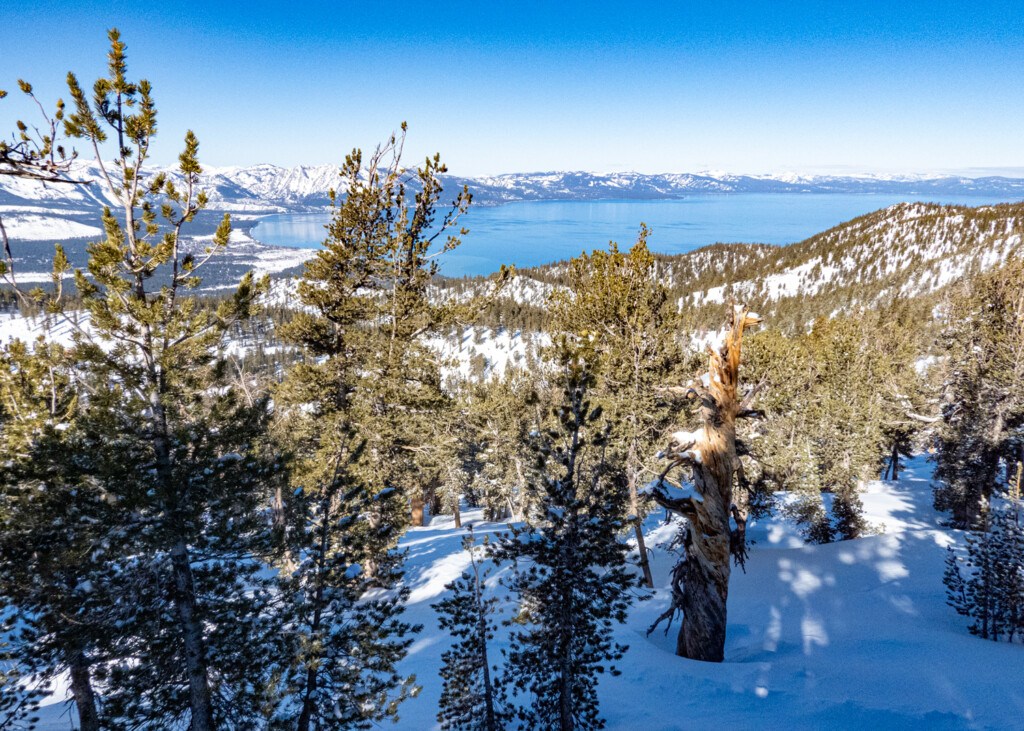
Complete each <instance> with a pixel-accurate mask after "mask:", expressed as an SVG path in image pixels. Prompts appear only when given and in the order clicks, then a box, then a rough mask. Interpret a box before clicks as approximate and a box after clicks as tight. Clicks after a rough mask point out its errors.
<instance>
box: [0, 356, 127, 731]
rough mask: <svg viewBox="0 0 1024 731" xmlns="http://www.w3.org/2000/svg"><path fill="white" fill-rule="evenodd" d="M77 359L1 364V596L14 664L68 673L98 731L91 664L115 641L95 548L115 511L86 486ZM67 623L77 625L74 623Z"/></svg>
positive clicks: (7, 359)
mask: <svg viewBox="0 0 1024 731" xmlns="http://www.w3.org/2000/svg"><path fill="white" fill-rule="evenodd" d="M73 365H74V358H73V356H72V354H71V353H69V352H68V351H66V350H65V349H64V348H63V347H61V346H60V345H57V344H53V343H46V342H45V341H43V340H40V341H39V342H37V343H36V346H35V348H34V349H33V350H29V348H28V347H27V346H26V345H25V344H24V343H21V342H20V341H17V340H16V341H14V342H12V343H11V344H10V345H9V346H8V347H7V348H6V349H5V352H4V353H3V355H2V357H0V396H2V403H3V405H4V407H3V419H2V431H0V455H2V456H3V468H2V469H0V475H2V480H0V596H2V597H4V599H5V600H6V602H7V603H8V604H9V605H10V611H11V613H12V616H14V617H17V619H18V622H17V626H18V630H17V632H16V633H12V635H11V636H12V639H13V640H14V643H13V645H12V647H11V648H10V650H9V655H10V656H11V657H12V661H13V662H14V664H15V666H16V667H18V666H20V667H22V668H31V671H32V673H33V675H34V676H35V677H36V678H37V679H50V680H52V679H54V678H56V677H57V676H58V675H59V674H60V673H61V672H67V673H68V676H69V678H70V680H71V691H72V697H73V699H74V703H75V705H76V710H77V715H78V718H79V722H80V724H81V728H82V729H83V731H96V730H97V729H99V720H98V715H97V714H98V711H97V703H96V693H95V690H94V688H93V684H94V681H93V675H94V667H93V666H94V664H95V663H96V661H97V659H98V658H101V657H102V656H103V653H102V650H101V647H102V645H103V644H104V636H105V635H106V634H107V633H109V632H110V631H111V629H112V628H111V626H110V622H109V619H108V617H107V616H106V614H105V611H104V609H105V601H107V600H109V597H106V596H103V593H102V591H101V589H100V586H98V584H99V577H100V576H102V573H103V568H104V567H103V563H102V561H101V560H100V559H99V557H98V555H97V554H98V553H99V552H98V551H97V550H96V547H97V545H98V544H100V543H102V542H103V541H104V540H106V539H107V538H108V535H107V532H106V527H105V526H106V525H108V524H109V522H110V518H111V509H110V507H109V505H108V504H107V502H106V501H105V500H104V497H105V496H104V495H103V493H102V490H98V489H97V488H96V486H95V485H94V484H92V483H91V481H89V480H88V479H83V477H84V476H85V474H87V473H88V468H89V467H90V466H91V465H92V464H93V463H92V461H91V459H90V454H89V452H88V451H87V449H86V447H87V444H86V443H85V440H83V439H82V436H81V430H80V428H79V426H78V424H77V423H76V422H77V418H76V417H77V412H78V410H79V399H78V398H77V395H76V392H75V391H76V389H75V383H74V368H73ZM68 617H75V621H73V622H69V621H68V619H67V618H68Z"/></svg>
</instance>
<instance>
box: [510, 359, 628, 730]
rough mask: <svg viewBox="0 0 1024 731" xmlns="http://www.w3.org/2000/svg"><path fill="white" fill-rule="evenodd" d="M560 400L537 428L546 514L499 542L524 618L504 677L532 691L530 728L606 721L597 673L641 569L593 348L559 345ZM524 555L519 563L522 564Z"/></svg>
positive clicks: (611, 658)
mask: <svg viewBox="0 0 1024 731" xmlns="http://www.w3.org/2000/svg"><path fill="white" fill-rule="evenodd" d="M559 350H560V353H559V362H560V376H559V385H560V386H561V387H562V389H563V399H562V402H561V403H560V404H559V405H558V406H557V407H556V408H555V409H554V414H555V416H556V418H557V427H555V428H552V429H549V430H547V431H546V432H545V433H544V434H543V435H541V436H539V437H538V443H537V450H538V452H537V454H538V465H537V469H538V473H539V474H540V475H542V479H541V481H540V483H539V484H534V485H532V486H531V488H532V489H534V490H536V492H537V493H538V494H537V498H536V501H537V505H538V508H539V512H540V520H539V522H538V524H537V525H536V526H530V525H527V526H525V527H520V528H513V529H512V533H511V535H510V536H509V537H507V538H506V540H504V541H503V542H502V543H501V544H500V545H499V546H498V547H497V550H496V554H495V555H496V556H497V557H498V558H499V559H506V560H512V561H514V562H516V565H517V571H515V572H514V573H513V575H512V576H513V578H512V579H511V580H510V582H509V588H510V589H511V590H512V591H513V592H515V593H516V594H517V595H518V596H519V597H520V600H521V602H522V605H523V608H524V622H525V625H526V626H525V628H524V629H522V630H518V631H514V632H513V633H512V636H511V646H510V648H509V650H508V653H507V658H506V669H505V674H504V676H503V681H504V682H505V683H506V684H507V685H509V686H511V687H512V688H513V689H514V693H515V694H522V693H527V692H528V693H531V694H532V695H533V700H532V701H531V702H530V703H529V705H528V706H526V707H523V708H521V709H520V711H519V719H520V721H521V722H522V723H523V724H524V727H525V728H554V729H561V730H562V731H570V730H572V729H580V730H581V731H582V730H585V729H598V728H603V727H604V721H603V720H602V719H601V716H600V711H599V699H598V694H597V681H598V676H599V675H600V674H602V673H604V672H610V673H612V674H618V672H619V671H618V670H617V669H616V668H615V667H614V665H612V664H611V663H614V662H615V661H617V660H619V659H621V658H622V656H623V653H624V652H625V651H626V649H627V648H626V647H625V646H624V645H620V644H618V643H616V642H614V641H613V639H612V628H613V626H614V624H615V623H616V622H623V621H625V619H626V615H627V611H628V609H629V606H630V604H631V603H632V599H633V593H632V590H633V589H635V588H637V587H638V586H639V583H640V582H639V580H638V578H637V577H636V576H635V575H634V574H633V573H632V571H631V570H630V569H629V568H628V563H627V561H626V553H627V547H626V545H625V544H623V543H621V542H620V541H619V540H618V534H619V533H620V531H621V530H622V528H623V523H622V519H621V516H622V515H623V512H622V511H623V509H624V507H625V500H626V490H625V489H624V488H625V476H624V475H623V474H622V470H621V469H619V468H617V467H616V466H614V465H612V464H610V463H609V462H608V461H607V459H606V449H607V443H608V433H607V430H606V429H605V428H603V426H602V424H601V413H600V408H592V407H591V402H590V400H589V390H590V389H591V388H592V387H593V385H594V375H593V371H592V368H593V360H594V353H593V351H592V350H591V349H589V348H588V347H586V346H571V345H569V344H567V343H566V342H563V343H562V344H561V345H560V347H559ZM520 564H521V565H520Z"/></svg>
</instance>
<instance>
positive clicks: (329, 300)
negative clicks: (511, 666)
mask: <svg viewBox="0 0 1024 731" xmlns="http://www.w3.org/2000/svg"><path fill="white" fill-rule="evenodd" d="M404 134H405V126H404V125H403V127H402V134H401V135H393V136H392V137H391V138H390V139H389V140H388V142H387V143H386V144H385V145H383V146H382V147H380V148H378V149H377V150H376V151H375V152H374V154H372V155H370V156H369V157H368V158H367V159H366V161H365V163H364V158H363V155H362V153H361V151H359V150H356V151H353V152H352V154H350V155H349V156H348V157H347V158H346V161H345V164H344V166H343V168H342V171H341V177H342V183H343V186H344V193H345V195H344V197H343V198H339V197H334V198H333V204H334V210H333V213H332V219H331V223H330V224H329V226H328V228H327V239H326V241H325V243H324V248H323V249H322V250H321V251H319V252H318V253H317V256H316V257H315V258H314V259H312V260H311V261H310V262H309V263H308V264H307V265H306V271H305V274H304V276H303V279H302V281H301V282H300V284H299V296H300V299H301V300H302V303H303V304H304V305H305V309H304V311H301V312H299V313H297V314H296V316H295V317H294V318H293V320H292V321H291V322H290V323H289V324H288V325H287V326H286V327H285V328H284V329H283V334H284V336H285V337H286V338H287V339H289V340H290V341H292V342H295V343H297V344H299V345H301V346H302V347H303V348H304V350H305V352H306V354H307V355H308V356H309V357H308V359H307V361H306V362H305V363H303V364H301V365H299V366H297V367H296V368H295V369H293V371H292V373H291V374H290V375H289V377H288V379H287V380H286V381H285V383H284V384H283V386H282V388H281V389H280V390H279V392H278V395H279V398H280V401H281V408H280V409H279V411H280V415H279V417H280V422H281V425H280V427H279V428H281V429H282V431H287V432H288V433H289V434H290V437H289V442H290V444H291V445H292V449H293V451H294V453H295V456H296V466H295V479H294V482H295V483H296V487H298V488H301V489H300V490H298V491H297V492H296V493H295V494H293V497H292V498H291V499H290V500H289V501H288V503H289V504H288V505H287V506H286V512H289V513H290V515H291V517H290V520H291V522H292V523H293V526H294V533H293V536H292V538H291V539H290V541H289V547H290V551H291V555H292V557H293V562H294V563H295V564H297V568H296V569H294V570H293V571H291V572H290V576H288V577H287V578H286V579H285V580H284V584H283V591H284V593H285V594H286V595H287V596H288V597H289V599H288V602H289V603H290V604H291V609H290V610H289V611H291V612H293V613H294V616H295V619H294V623H295V625H296V626H297V627H298V628H299V629H298V631H297V632H296V636H297V637H298V638H299V644H298V646H297V647H296V648H294V649H293V653H294V657H295V668H296V670H295V671H294V672H293V673H292V674H291V676H290V677H289V680H288V684H289V687H291V688H293V691H292V692H293V693H294V694H297V697H299V698H301V699H302V707H301V710H300V712H299V714H298V719H297V728H298V729H299V731H305V730H306V729H309V728H313V727H318V726H319V725H320V724H322V723H325V722H326V721H325V720H324V719H332V721H331V723H337V724H339V725H341V727H346V726H352V727H358V728H362V727H365V726H367V725H370V724H372V723H374V722H376V721H378V720H381V719H384V718H388V717H393V716H395V715H396V713H397V709H398V705H399V703H400V702H401V701H402V700H404V699H405V698H406V697H408V695H409V694H411V693H415V692H416V691H417V690H418V689H417V688H416V687H415V685H414V680H415V679H414V678H412V677H408V678H403V677H401V676H400V675H399V674H398V673H397V672H396V670H395V665H396V663H397V662H398V661H399V660H400V659H401V658H402V657H403V656H404V654H405V650H406V648H407V647H408V645H409V644H410V642H411V639H409V638H408V637H407V635H408V634H410V633H411V632H413V631H416V630H417V629H418V628H414V627H411V626H410V625H408V624H406V623H403V622H401V621H399V619H398V616H399V614H400V612H401V609H402V608H401V600H402V598H403V597H404V593H403V592H402V591H397V592H396V594H395V596H394V597H393V598H392V599H388V600H373V601H366V600H362V601H361V600H360V597H361V596H362V595H363V594H364V593H365V592H366V591H367V590H369V589H371V588H378V589H395V588H396V587H397V584H398V582H399V580H400V579H401V555H400V554H398V553H396V552H395V551H394V550H393V549H394V546H395V544H396V543H397V541H398V537H399V535H400V534H401V531H402V529H403V528H404V527H405V526H406V525H407V524H408V521H409V517H410V516H409V504H410V501H412V502H413V504H414V505H415V504H416V503H415V501H421V500H422V499H423V497H424V496H425V493H427V492H428V489H427V488H428V486H429V485H430V484H431V483H432V482H433V483H436V480H437V471H438V469H439V462H440V461H441V456H442V455H441V452H442V450H441V449H440V448H438V447H435V446H434V437H435V436H436V429H437V424H438V423H439V422H440V421H443V419H442V417H443V415H444V414H445V413H446V412H447V411H448V410H449V409H450V408H451V400H450V398H449V396H448V395H447V394H445V393H444V391H443V390H442V388H441V376H440V369H439V366H438V363H437V359H436V358H435V357H433V355H432V354H431V353H430V352H429V351H428V350H427V348H426V345H425V344H423V342H422V339H421V336H423V335H426V334H429V333H431V332H435V331H440V330H441V329H443V328H447V327H449V326H450V325H451V322H452V319H453V318H454V317H456V316H457V314H458V313H462V312H465V307H464V306H455V305H452V306H444V305H436V304H434V303H433V302H432V301H431V300H430V298H429V297H428V285H429V283H430V281H431V278H432V277H433V276H434V275H435V274H436V273H437V263H436V261H435V259H434V257H435V256H436V255H437V254H438V253H442V252H445V251H449V250H451V249H452V248H454V247H455V246H457V245H458V237H457V236H454V235H452V231H454V230H458V229H456V228H455V226H456V222H457V220H458V217H459V216H460V215H461V214H462V213H463V212H464V211H465V210H466V207H467V206H468V205H469V200H470V199H469V194H468V191H466V190H465V189H463V190H462V191H461V192H460V194H459V195H458V196H457V197H456V199H455V201H454V202H453V204H452V206H451V207H450V208H449V209H448V210H447V211H446V212H444V213H443V214H442V215H441V216H440V220H438V218H437V207H438V201H439V199H440V196H441V194H442V188H441V184H440V180H439V177H438V176H439V175H440V174H441V173H443V172H444V166H443V165H442V164H441V162H440V159H439V157H437V156H435V157H434V158H431V159H428V160H427V161H426V163H425V164H424V167H422V168H421V169H419V170H418V171H417V172H416V176H415V177H416V181H417V184H418V186H419V188H420V190H419V192H417V193H416V194H415V196H414V198H413V200H410V196H409V194H408V193H407V189H406V181H407V176H408V171H407V170H405V168H403V167H402V163H401V153H402V146H403V144H404ZM410 204H411V205H410ZM356 641H358V645H357V646H358V647H359V648H360V652H359V653H358V654H357V655H356V656H355V657H353V656H352V653H351V649H350V648H351V647H352V645H353V642H356ZM279 713H281V714H284V715H287V713H288V709H287V707H285V708H283V709H281V710H280V712H279ZM339 714H340V715H339Z"/></svg>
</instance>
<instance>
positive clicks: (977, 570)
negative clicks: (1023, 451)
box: [943, 463, 1024, 642]
mask: <svg viewBox="0 0 1024 731" xmlns="http://www.w3.org/2000/svg"><path fill="white" fill-rule="evenodd" d="M1022 471H1024V465H1022V464H1021V463H1018V466H1017V473H1016V476H1015V479H1014V481H1013V482H1011V485H1010V490H1009V494H1008V495H1007V496H1006V498H1005V500H1003V501H1002V502H1001V504H999V505H997V506H995V507H994V508H993V510H992V511H991V512H990V514H989V522H988V526H987V527H986V528H985V530H982V531H980V532H978V533H976V534H973V535H971V534H968V536H967V540H966V542H967V555H966V556H965V557H964V558H961V557H959V556H958V555H957V553H956V552H955V551H954V550H953V547H952V546H950V547H949V549H947V555H946V570H945V574H944V576H943V583H945V585H946V597H947V603H948V604H949V605H950V606H952V607H953V608H954V609H955V610H956V611H957V613H958V614H960V615H962V616H964V617H968V618H969V619H970V620H971V624H970V625H969V627H968V630H969V631H970V632H971V634H976V635H978V636H980V637H982V638H984V639H987V640H994V641H997V642H998V641H999V640H1000V639H1006V641H1007V642H1013V641H1014V639H1015V638H1018V637H1019V638H1020V639H1021V640H1024V502H1022V501H1021V496H1020V495H1021V493H1020V484H1021V473H1022ZM961 567H964V568H963V570H962V569H961Z"/></svg>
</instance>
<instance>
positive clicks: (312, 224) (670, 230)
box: [251, 193, 1003, 277]
mask: <svg viewBox="0 0 1024 731" xmlns="http://www.w3.org/2000/svg"><path fill="white" fill-rule="evenodd" d="M927 200H934V199H933V198H931V199H929V198H927V197H921V196H907V195H904V196H889V195H855V194H780V193H764V194H761V193H738V194H732V195H721V194H720V195H694V196H690V197H687V198H682V199H673V200H629V201H608V200H604V201H530V202H517V203H507V204H504V205H500V206H473V207H471V208H470V210H469V213H467V214H466V215H465V216H464V217H463V218H462V225H464V226H465V227H466V228H468V229H469V234H468V235H466V236H465V237H464V238H463V242H462V245H461V246H460V247H459V248H458V249H456V250H455V251H452V252H449V253H447V254H445V255H444V256H443V257H442V258H441V271H442V273H444V274H447V275H449V276H455V277H457V276H462V275H466V274H489V273H490V272H493V271H496V270H497V269H498V267H499V266H501V265H502V264H515V265H516V266H517V267H530V266H536V265H539V264H546V263H548V262H553V261H558V260H561V259H568V258H569V257H572V256H578V255H579V254H580V252H581V251H583V250H591V249H595V248H603V247H605V246H607V244H608V242H609V241H616V242H618V244H619V246H620V248H622V249H627V248H629V246H630V245H631V244H632V243H633V242H634V241H635V240H636V234H637V230H638V229H639V227H640V222H641V221H643V222H644V223H646V224H647V225H648V227H650V229H651V236H650V238H649V240H648V245H649V246H650V248H651V250H652V251H656V252H659V253H664V254H676V253H683V252H686V251H692V250H693V249H696V248H699V247H701V246H706V245H708V244H713V243H716V242H730V243H731V242H757V243H766V244H789V243H793V242H796V241H801V240H803V239H806V238H807V237H809V236H813V235H814V234H816V233H820V232H821V231H825V230H827V229H829V228H831V227H833V226H835V225H836V224H839V223H842V222H843V221H848V220H850V219H851V218H855V217H857V216H861V215H863V214H865V213H870V212H871V211H875V210H878V209H879V208H885V207H887V206H891V205H894V204H896V203H900V202H903V201H927ZM937 202H941V203H961V204H965V205H972V206H977V205H984V204H989V203H999V202H1003V201H1001V200H1000V199H996V198H990V197H988V198H985V197H977V196H960V197H952V198H950V199H946V200H941V201H937ZM328 220H329V215H328V214H326V213H302V214H281V215H274V216H268V217H266V218H262V219H260V221H259V223H258V224H257V225H256V226H255V227H254V228H253V230H252V232H251V233H252V236H253V238H255V239H257V240H258V241H261V242H263V243H265V244H272V245H275V246H287V247H295V248H317V247H319V246H320V245H321V243H322V242H323V240H324V237H325V231H324V225H325V224H326V223H327V221H328Z"/></svg>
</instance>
